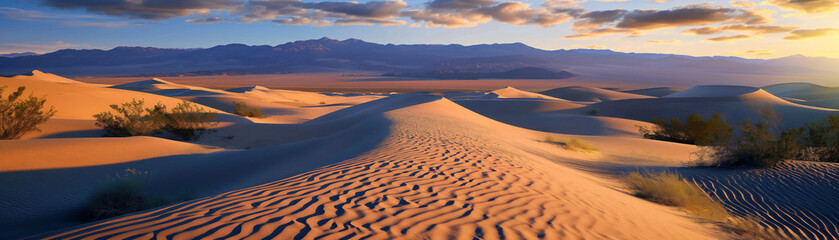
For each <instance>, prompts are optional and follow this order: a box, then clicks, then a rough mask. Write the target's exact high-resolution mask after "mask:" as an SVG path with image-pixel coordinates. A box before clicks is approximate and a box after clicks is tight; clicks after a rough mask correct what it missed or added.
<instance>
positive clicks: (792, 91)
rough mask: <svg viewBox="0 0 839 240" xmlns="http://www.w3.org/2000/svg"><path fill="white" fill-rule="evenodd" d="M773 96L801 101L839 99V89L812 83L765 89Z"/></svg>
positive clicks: (767, 87)
mask: <svg viewBox="0 0 839 240" xmlns="http://www.w3.org/2000/svg"><path fill="white" fill-rule="evenodd" d="M763 89H764V90H766V91H767V92H769V93H772V95H775V96H779V97H790V98H795V99H801V100H818V99H824V98H831V97H839V88H831V87H825V86H821V85H816V84H812V83H804V82H799V83H783V84H775V85H770V86H766V87H763Z"/></svg>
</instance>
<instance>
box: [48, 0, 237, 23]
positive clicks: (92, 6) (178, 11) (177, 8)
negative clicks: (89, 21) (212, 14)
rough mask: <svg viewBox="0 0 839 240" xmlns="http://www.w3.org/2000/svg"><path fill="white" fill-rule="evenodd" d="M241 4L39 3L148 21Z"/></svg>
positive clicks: (223, 0) (158, 0)
mask: <svg viewBox="0 0 839 240" xmlns="http://www.w3.org/2000/svg"><path fill="white" fill-rule="evenodd" d="M243 3H244V0H178V1H172V0H97V1H84V0H42V1H41V4H43V5H46V6H50V7H54V8H58V9H65V10H69V9H84V10H85V11H88V12H93V13H100V14H105V15H111V16H122V17H130V18H139V19H147V20H162V19H170V18H174V17H183V16H187V15H190V14H192V13H201V12H206V11H210V10H221V9H233V8H235V7H237V6H240V5H242V4H243Z"/></svg>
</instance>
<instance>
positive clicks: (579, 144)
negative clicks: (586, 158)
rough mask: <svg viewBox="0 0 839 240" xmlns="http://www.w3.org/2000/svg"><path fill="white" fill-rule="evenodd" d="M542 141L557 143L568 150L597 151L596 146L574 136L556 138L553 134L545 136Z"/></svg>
mask: <svg viewBox="0 0 839 240" xmlns="http://www.w3.org/2000/svg"><path fill="white" fill-rule="evenodd" d="M544 141H545V142H548V143H553V144H557V145H559V146H561V147H562V148H565V149H567V150H570V151H575V152H596V151H597V147H595V146H593V145H591V144H589V143H588V142H586V141H583V140H580V139H576V138H569V139H564V138H557V137H554V136H547V137H545V140H544Z"/></svg>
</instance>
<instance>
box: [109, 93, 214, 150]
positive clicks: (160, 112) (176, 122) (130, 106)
mask: <svg viewBox="0 0 839 240" xmlns="http://www.w3.org/2000/svg"><path fill="white" fill-rule="evenodd" d="M144 105H145V102H144V101H143V100H136V99H132V100H131V102H127V103H123V104H120V105H117V104H112V105H111V109H112V110H113V111H115V112H116V114H114V113H112V112H110V111H108V112H101V113H98V114H96V115H93V117H94V118H96V126H99V127H102V128H104V129H105V131H107V132H108V135H107V136H112V137H127V136H150V135H152V134H156V133H161V132H163V131H167V132H170V133H172V134H174V135H176V136H178V137H180V138H182V139H184V140H187V141H190V140H196V139H198V138H199V137H200V136H201V135H202V134H204V133H205V132H206V131H207V129H208V128H210V127H213V126H215V125H216V124H218V123H217V122H214V120H215V118H216V117H217V116H218V114H217V113H212V112H208V111H206V110H205V109H204V108H201V107H198V105H196V104H194V103H190V102H187V101H184V102H181V103H179V104H178V105H177V106H176V107H175V108H173V109H172V111H171V112H170V111H168V110H167V109H166V106H165V105H163V104H160V103H158V104H156V105H154V106H153V107H151V108H146V107H145V106H144Z"/></svg>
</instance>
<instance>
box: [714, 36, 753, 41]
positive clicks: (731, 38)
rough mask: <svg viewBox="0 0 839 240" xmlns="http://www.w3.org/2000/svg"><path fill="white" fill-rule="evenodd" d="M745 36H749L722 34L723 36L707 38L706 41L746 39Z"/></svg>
mask: <svg viewBox="0 0 839 240" xmlns="http://www.w3.org/2000/svg"><path fill="white" fill-rule="evenodd" d="M747 38H749V36H748V35H734V36H723V37H715V38H709V39H707V40H708V41H714V42H725V41H734V40H740V39H747Z"/></svg>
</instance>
